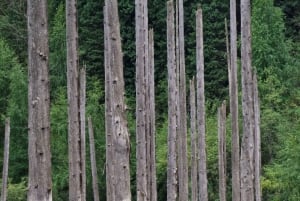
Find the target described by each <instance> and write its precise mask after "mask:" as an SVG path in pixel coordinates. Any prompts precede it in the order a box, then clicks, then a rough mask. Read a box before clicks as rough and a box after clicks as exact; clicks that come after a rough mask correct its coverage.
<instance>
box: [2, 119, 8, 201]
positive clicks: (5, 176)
mask: <svg viewBox="0 0 300 201" xmlns="http://www.w3.org/2000/svg"><path fill="white" fill-rule="evenodd" d="M9 138H10V120H9V118H7V119H6V120H5V133H4V157H3V171H2V189H1V198H0V200H1V201H6V200H7V179H8V162H9Z"/></svg>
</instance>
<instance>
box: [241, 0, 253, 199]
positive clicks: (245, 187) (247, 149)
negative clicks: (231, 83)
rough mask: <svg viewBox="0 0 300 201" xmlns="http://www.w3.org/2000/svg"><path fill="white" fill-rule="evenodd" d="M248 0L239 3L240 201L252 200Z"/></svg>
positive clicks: (251, 90) (251, 112)
mask: <svg viewBox="0 0 300 201" xmlns="http://www.w3.org/2000/svg"><path fill="white" fill-rule="evenodd" d="M250 16H251V12H250V0H242V1H241V42H242V44H241V60H242V97H243V101H242V106H243V131H244V133H243V139H242V147H241V164H240V165H241V166H240V168H241V200H242V201H253V200H254V120H253V115H254V114H253V108H254V105H253V80H252V66H251V53H252V51H251V18H250Z"/></svg>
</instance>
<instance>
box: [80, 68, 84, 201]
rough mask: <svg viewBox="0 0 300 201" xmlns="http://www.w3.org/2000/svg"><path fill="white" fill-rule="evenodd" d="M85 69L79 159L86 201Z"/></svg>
mask: <svg viewBox="0 0 300 201" xmlns="http://www.w3.org/2000/svg"><path fill="white" fill-rule="evenodd" d="M85 68H86V67H85V66H84V68H82V69H80V76H79V79H80V92H79V94H80V106H79V109H80V148H81V149H80V154H81V156H80V158H81V178H82V187H81V188H82V197H83V200H86V145H85V144H86V143H85V142H86V140H85V103H86V69H85Z"/></svg>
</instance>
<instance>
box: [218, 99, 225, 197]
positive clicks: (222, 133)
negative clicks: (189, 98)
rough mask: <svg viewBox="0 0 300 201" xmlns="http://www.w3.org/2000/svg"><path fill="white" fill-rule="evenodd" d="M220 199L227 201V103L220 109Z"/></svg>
mask: <svg viewBox="0 0 300 201" xmlns="http://www.w3.org/2000/svg"><path fill="white" fill-rule="evenodd" d="M218 144H219V149H218V153H219V154H218V156H219V197H220V201H226V102H225V101H223V103H222V105H221V107H220V108H218Z"/></svg>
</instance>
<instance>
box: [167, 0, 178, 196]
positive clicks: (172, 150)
mask: <svg viewBox="0 0 300 201" xmlns="http://www.w3.org/2000/svg"><path fill="white" fill-rule="evenodd" d="M174 14H175V12H174V2H173V0H170V1H168V2H167V46H168V47H167V48H168V170H167V201H176V200H177V163H176V162H177V154H176V138H177V129H176V127H177V111H176V107H177V98H176V96H177V84H176V80H177V79H176V61H175V27H174V24H175V20H174Z"/></svg>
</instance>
